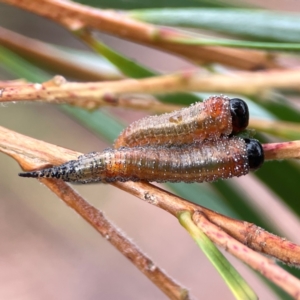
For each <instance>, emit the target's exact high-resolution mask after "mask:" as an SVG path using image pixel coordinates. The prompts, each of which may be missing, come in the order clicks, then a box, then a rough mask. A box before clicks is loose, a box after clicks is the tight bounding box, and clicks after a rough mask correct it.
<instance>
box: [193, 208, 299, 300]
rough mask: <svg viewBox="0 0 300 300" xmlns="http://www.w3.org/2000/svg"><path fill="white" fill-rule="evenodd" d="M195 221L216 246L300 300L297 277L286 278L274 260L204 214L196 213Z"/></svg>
mask: <svg viewBox="0 0 300 300" xmlns="http://www.w3.org/2000/svg"><path fill="white" fill-rule="evenodd" d="M193 220H194V222H195V224H196V225H197V226H198V227H199V228H201V229H202V230H203V232H204V233H205V234H206V235H207V236H208V237H209V238H210V239H211V240H212V241H213V242H214V243H215V244H216V245H218V246H220V247H222V248H224V249H226V251H228V252H229V253H231V254H233V255H234V256H236V257H237V258H239V259H240V260H242V261H244V262H246V264H248V265H249V266H251V267H252V268H253V269H255V270H256V271H258V272H260V273H261V274H263V275H264V276H265V277H266V278H268V279H270V280H271V281H272V282H274V283H276V284H277V285H278V286H280V287H282V288H283V289H285V290H286V291H287V292H288V293H289V294H290V295H291V296H292V297H293V298H294V299H300V289H299V288H300V282H299V280H298V279H297V278H295V277H289V276H288V277H286V274H285V273H284V272H282V269H281V268H280V267H279V266H277V265H276V264H275V262H274V261H273V260H271V259H266V258H265V257H262V256H261V255H259V254H258V253H257V252H255V251H253V250H251V249H249V248H248V247H246V246H245V245H243V244H241V243H240V242H238V241H237V240H235V239H234V238H232V237H231V236H229V235H228V234H226V232H224V231H223V230H222V229H221V228H219V227H218V226H216V225H214V224H212V223H211V222H209V221H208V220H207V219H206V218H205V216H204V215H203V214H201V213H199V212H195V213H194V215H193ZM270 271H271V272H270Z"/></svg>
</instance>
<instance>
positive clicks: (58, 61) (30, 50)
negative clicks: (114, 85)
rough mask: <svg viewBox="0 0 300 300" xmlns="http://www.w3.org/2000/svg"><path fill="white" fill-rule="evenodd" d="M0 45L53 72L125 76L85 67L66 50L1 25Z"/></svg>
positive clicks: (106, 77) (99, 78)
mask: <svg viewBox="0 0 300 300" xmlns="http://www.w3.org/2000/svg"><path fill="white" fill-rule="evenodd" d="M0 45H2V46H5V47H6V48H8V49H10V50H11V51H14V52H15V53H17V54H19V55H20V56H22V57H25V58H26V59H28V60H30V61H32V62H34V63H37V64H38V65H39V66H44V67H46V68H47V69H49V70H52V71H53V72H56V73H57V72H59V73H63V74H64V75H65V76H69V77H71V78H78V79H79V80H89V81H102V80H116V79H121V78H123V76H122V75H121V74H117V72H115V73H113V72H108V71H106V72H101V70H99V69H98V68H94V69H92V68H90V67H85V66H83V65H82V64H80V63H77V62H76V61H74V59H73V60H72V59H70V57H69V55H67V54H66V52H64V51H61V50H59V49H57V48H55V47H53V46H51V45H49V44H46V43H43V42H41V41H38V40H35V39H31V38H28V37H25V36H23V35H21V34H18V33H15V32H13V31H10V30H8V29H5V28H3V27H0Z"/></svg>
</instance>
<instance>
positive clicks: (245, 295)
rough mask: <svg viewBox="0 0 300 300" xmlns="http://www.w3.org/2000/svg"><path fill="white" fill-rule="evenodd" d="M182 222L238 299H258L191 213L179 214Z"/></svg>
mask: <svg viewBox="0 0 300 300" xmlns="http://www.w3.org/2000/svg"><path fill="white" fill-rule="evenodd" d="M178 219H179V222H180V224H181V225H182V226H183V227H184V228H185V229H186V230H187V231H188V232H189V234H190V235H191V236H192V238H193V239H194V240H195V242H196V243H197V245H198V246H199V247H200V248H201V250H202V251H203V253H204V254H205V255H206V257H207V258H208V259H209V261H210V262H211V263H212V264H213V265H214V267H215V268H216V269H217V270H218V272H219V274H220V275H221V276H222V278H223V279H224V281H225V282H226V284H227V285H228V287H229V288H230V290H231V291H232V293H233V294H234V295H235V297H236V299H244V300H246V299H249V300H250V299H258V297H257V296H256V294H255V292H254V291H253V290H252V289H251V287H250V286H249V285H248V284H247V282H246V281H245V280H244V279H243V278H242V277H241V275H240V274H239V273H238V272H237V270H236V269H235V268H234V267H233V266H232V265H231V264H230V263H229V261H228V260H227V259H226V257H225V256H224V255H223V254H222V253H221V252H220V251H219V249H218V248H217V247H216V246H215V245H214V244H213V242H212V241H211V240H210V239H209V238H208V237H207V236H206V235H205V234H204V233H203V231H201V230H200V229H199V228H198V227H197V226H196V225H195V224H194V222H193V220H192V217H191V213H190V212H188V211H184V212H182V213H181V214H180V215H179V216H178Z"/></svg>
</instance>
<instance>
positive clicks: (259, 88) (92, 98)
mask: <svg viewBox="0 0 300 300" xmlns="http://www.w3.org/2000/svg"><path fill="white" fill-rule="evenodd" d="M299 82H300V70H282V71H274V72H261V73H254V74H253V73H248V72H244V73H241V74H239V75H238V76H225V75H209V76H203V75H201V74H199V73H198V72H184V73H178V74H172V75H164V76H156V77H152V78H146V79H140V80H137V79H124V80H119V81H110V82H88V83H78V82H67V81H66V80H65V79H64V78H63V77H61V76H55V77H54V78H53V79H51V80H49V81H47V82H44V83H43V84H26V85H24V86H15V87H8V88H3V89H2V90H1V93H0V102H8V101H28V100H30V101H39V100H43V101H47V102H63V103H69V104H73V105H77V106H81V107H85V108H89V109H92V108H96V107H98V106H101V105H107V104H108V103H109V102H111V99H118V97H119V96H120V95H127V94H133V93H143V94H157V93H172V92H180V91H201V92H211V91H213V92H221V93H225V94H227V93H237V94H244V95H258V94H262V93H264V92H266V91H268V90H269V89H272V88H277V89H290V90H296V91H299V90H300V85H299ZM112 102H113V101H112Z"/></svg>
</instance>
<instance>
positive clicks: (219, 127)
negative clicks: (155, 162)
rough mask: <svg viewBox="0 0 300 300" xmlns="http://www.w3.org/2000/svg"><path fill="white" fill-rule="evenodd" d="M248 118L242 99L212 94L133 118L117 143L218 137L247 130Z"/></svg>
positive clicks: (172, 142) (133, 144)
mask: <svg viewBox="0 0 300 300" xmlns="http://www.w3.org/2000/svg"><path fill="white" fill-rule="evenodd" d="M248 121H249V111H248V107H247V104H246V103H245V102H244V101H243V100H241V99H237V98H234V99H229V98H228V97H226V96H212V97H209V98H208V99H207V100H206V101H204V102H198V103H196V104H194V105H192V106H190V107H188V108H184V109H181V110H178V111H174V112H171V113H167V114H163V115H159V116H150V117H146V118H144V119H141V120H138V121H136V122H133V123H132V124H130V125H129V126H128V127H127V128H126V129H125V130H124V131H123V132H122V133H121V134H120V136H119V137H118V138H117V139H116V141H115V144H114V147H115V148H120V147H123V146H124V147H136V146H145V145H148V146H155V145H164V146H170V145H182V144H190V143H193V142H195V141H198V142H201V141H203V140H205V139H218V138H219V137H220V136H222V135H230V134H231V133H237V132H240V131H242V130H244V129H245V128H246V127H247V126H248Z"/></svg>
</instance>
